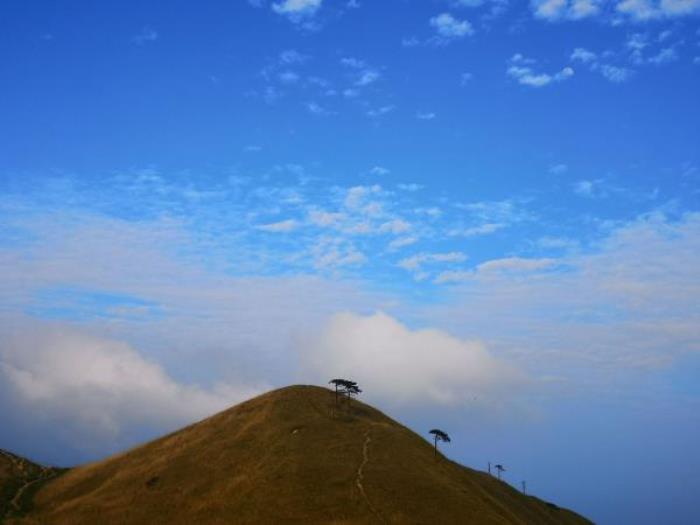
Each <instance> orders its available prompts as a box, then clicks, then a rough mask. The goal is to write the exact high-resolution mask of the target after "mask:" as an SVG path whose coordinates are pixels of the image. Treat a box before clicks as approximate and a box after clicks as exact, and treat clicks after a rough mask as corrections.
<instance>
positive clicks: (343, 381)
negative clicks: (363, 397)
mask: <svg viewBox="0 0 700 525" xmlns="http://www.w3.org/2000/svg"><path fill="white" fill-rule="evenodd" d="M348 383H349V381H348V380H347V379H331V380H330V381H328V384H329V385H333V386H335V406H338V393H339V392H340V387H343V388H344V387H345V385H347V384H348Z"/></svg>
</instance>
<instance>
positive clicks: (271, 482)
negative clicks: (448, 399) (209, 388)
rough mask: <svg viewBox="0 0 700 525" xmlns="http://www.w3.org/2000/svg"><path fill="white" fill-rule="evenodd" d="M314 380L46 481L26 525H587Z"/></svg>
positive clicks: (19, 520) (257, 399)
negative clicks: (342, 401) (337, 399)
mask: <svg viewBox="0 0 700 525" xmlns="http://www.w3.org/2000/svg"><path fill="white" fill-rule="evenodd" d="M332 412H333V395H332V393H331V392H330V391H329V390H327V389H325V388H320V387H315V386H293V387H287V388H283V389H280V390H275V391H273V392H269V393H267V394H265V395H262V396H260V397H257V398H255V399H252V400H250V401H247V402H245V403H242V404H240V405H237V406H235V407H233V408H231V409H229V410H226V411H224V412H221V413H220V414H217V415H215V416H213V417H211V418H209V419H206V420H204V421H202V422H200V423H197V424H194V425H192V426H189V427H187V428H185V429H183V430H180V431H178V432H175V433H173V434H170V435H168V436H165V437H163V438H160V439H158V440H156V441H153V442H151V443H148V444H146V445H143V446H141V447H138V448H136V449H133V450H130V451H128V452H126V453H124V454H120V455H118V456H114V457H111V458H109V459H107V460H104V461H101V462H98V463H93V464H89V465H85V466H82V467H78V468H75V469H73V470H71V471H70V472H68V473H67V474H65V475H63V476H62V477H60V478H58V479H56V480H54V481H51V482H49V483H48V484H46V485H45V486H44V487H43V488H41V490H40V491H39V492H38V494H37V495H36V497H35V500H34V506H35V509H34V511H33V512H32V513H31V514H30V515H29V516H27V517H25V518H23V519H17V520H15V521H13V522H12V523H17V524H20V523H21V524H23V525H29V524H52V525H53V524H55V525H62V524H66V525H68V524H70V525H74V524H83V523H84V524H97V523H99V524H105V525H110V524H149V525H150V524H159V523H167V524H266V523H289V524H315V523H319V524H320V523H323V524H336V525H341V524H370V523H396V524H399V523H407V524H408V523H414V524H420V523H424V524H441V523H445V524H465V525H466V524H472V523H473V524H476V523H479V524H482V523H483V524H494V525H495V524H506V523H513V524H515V523H517V524H530V523H542V524H567V523H571V524H583V523H590V522H588V521H587V520H585V519H584V518H582V517H580V516H578V515H576V514H574V513H572V512H570V511H567V510H564V509H558V508H555V507H554V506H551V505H548V504H546V503H544V502H542V501H541V500H538V499H537V498H533V497H530V496H524V495H522V494H520V493H519V492H518V491H516V490H514V489H513V488H512V487H510V486H509V485H507V484H506V483H502V482H500V481H498V480H497V479H495V478H493V477H491V476H489V475H488V474H485V473H482V472H477V471H474V470H471V469H468V468H465V467H462V466H461V465H458V464H456V463H454V462H451V461H449V460H447V459H445V458H443V457H441V456H440V457H438V458H437V459H436V458H435V456H434V454H433V449H432V446H431V444H430V443H428V442H427V441H426V440H424V439H423V438H421V437H420V436H418V435H416V434H415V433H413V432H412V431H410V430H409V429H407V428H405V427H403V426H401V425H400V424H398V423H396V422H395V421H393V420H391V419H390V418H388V417H387V416H385V415H384V414H382V413H381V412H379V411H377V410H375V409H373V408H372V407H370V406H368V405H365V404H363V403H360V402H357V401H353V402H352V407H351V408H350V410H348V411H347V412H346V411H342V412H340V413H337V414H336V415H335V416H333V414H332Z"/></svg>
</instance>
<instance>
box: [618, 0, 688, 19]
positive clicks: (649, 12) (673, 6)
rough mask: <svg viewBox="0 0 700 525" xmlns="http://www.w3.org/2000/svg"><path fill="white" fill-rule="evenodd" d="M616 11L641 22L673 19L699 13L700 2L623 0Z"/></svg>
mask: <svg viewBox="0 0 700 525" xmlns="http://www.w3.org/2000/svg"><path fill="white" fill-rule="evenodd" d="M616 9H617V11H618V12H620V13H622V14H625V15H628V16H629V17H630V18H632V19H634V20H640V21H643V20H652V19H658V18H673V17H679V16H685V15H692V14H695V13H698V12H699V11H700V0H622V1H621V2H619V3H618V4H617V6H616Z"/></svg>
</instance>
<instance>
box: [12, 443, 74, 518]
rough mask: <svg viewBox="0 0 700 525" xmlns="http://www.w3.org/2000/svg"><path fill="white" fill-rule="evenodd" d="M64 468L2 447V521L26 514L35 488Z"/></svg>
mask: <svg viewBox="0 0 700 525" xmlns="http://www.w3.org/2000/svg"><path fill="white" fill-rule="evenodd" d="M64 470H65V469H58V468H53V467H44V466H42V465H37V464H36V463H32V462H31V461H29V460H27V459H24V458H22V457H19V456H17V455H15V454H12V453H10V452H7V451H5V450H2V449H0V523H1V522H3V520H4V519H9V518H10V517H14V516H21V515H22V514H24V513H25V512H26V511H27V510H28V506H29V505H30V503H31V499H32V495H33V494H34V492H35V490H36V489H38V488H39V486H40V485H41V484H42V483H44V482H46V481H48V480H50V479H53V478H54V477H56V476H57V475H59V474H60V473H62V472H63V471H64Z"/></svg>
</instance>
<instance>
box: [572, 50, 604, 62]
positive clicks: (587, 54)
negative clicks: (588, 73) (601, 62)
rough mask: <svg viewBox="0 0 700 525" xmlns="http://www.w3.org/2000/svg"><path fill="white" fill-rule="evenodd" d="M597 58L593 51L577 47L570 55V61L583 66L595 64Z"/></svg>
mask: <svg viewBox="0 0 700 525" xmlns="http://www.w3.org/2000/svg"><path fill="white" fill-rule="evenodd" d="M597 58H598V55H596V54H595V53H594V52H593V51H589V50H588V49H585V48H583V47H577V48H576V49H574V51H573V52H572V53H571V60H573V61H579V62H583V63H584V64H587V63H589V62H595V61H596V60H597Z"/></svg>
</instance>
